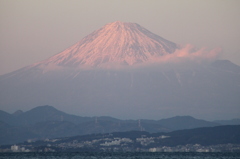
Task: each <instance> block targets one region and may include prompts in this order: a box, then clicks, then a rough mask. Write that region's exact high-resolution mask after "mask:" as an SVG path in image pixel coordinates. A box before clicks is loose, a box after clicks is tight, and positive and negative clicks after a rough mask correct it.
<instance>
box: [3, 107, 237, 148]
mask: <svg viewBox="0 0 240 159" xmlns="http://www.w3.org/2000/svg"><path fill="white" fill-rule="evenodd" d="M233 121H234V122H232V123H231V121H228V125H229V124H240V122H236V120H233ZM238 121H239V120H238ZM225 122H227V121H225ZM221 123H224V121H221V122H209V121H205V120H199V119H195V118H193V117H190V116H176V117H173V118H168V119H161V120H146V119H140V120H120V119H116V118H112V117H107V116H105V117H80V116H76V115H70V114H67V113H64V112H62V111H59V110H57V109H56V108H54V107H52V106H39V107H36V108H34V109H31V110H29V111H27V112H22V111H16V112H15V113H13V114H9V113H7V112H4V111H0V131H1V134H0V145H4V144H14V143H18V142H23V141H26V140H29V139H31V140H37V139H45V138H56V137H67V136H76V135H84V134H94V133H110V132H124V131H132V130H137V131H147V132H150V133H156V132H171V131H174V130H182V129H192V128H199V127H213V126H218V125H221Z"/></svg>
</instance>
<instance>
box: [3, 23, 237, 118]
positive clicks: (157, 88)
mask: <svg viewBox="0 0 240 159" xmlns="http://www.w3.org/2000/svg"><path fill="white" fill-rule="evenodd" d="M178 50H181V46H180V45H178V44H175V43H173V42H171V41H168V40H166V39H164V38H162V37H160V36H158V35H156V34H154V33H151V32H150V31H148V30H147V29H145V28H143V27H142V26H140V25H138V24H135V23H124V22H119V21H117V22H113V23H109V24H106V25H105V26H103V27H102V28H100V29H99V30H96V31H94V32H93V33H91V34H89V35H88V36H86V37H85V38H83V39H82V40H81V41H79V42H78V43H76V44H75V45H73V46H71V47H69V48H67V49H66V50H64V51H63V52H60V53H58V54H56V55H54V56H52V57H50V58H48V59H46V60H43V61H40V62H38V63H34V64H32V65H30V66H27V67H24V68H22V69H19V70H16V71H14V72H11V73H8V74H5V75H1V76H0V107H1V108H2V109H3V110H5V111H13V110H14V111H15V110H16V109H23V110H29V109H31V108H33V107H36V106H39V105H46V104H47V105H52V106H54V107H56V108H58V109H60V110H63V111H65V112H68V113H72V114H77V115H82V116H113V117H116V118H122V119H138V118H147V119H160V118H166V117H170V116H176V115H191V116H194V117H197V118H204V119H208V120H213V119H214V120H215V119H232V118H237V117H239V116H240V108H239V104H240V98H239V95H240V66H238V65H235V64H233V63H232V62H230V61H227V60H211V61H207V62H199V61H197V60H195V59H192V58H189V59H185V60H181V59H182V56H183V55H182V54H178V57H177V58H176V59H177V61H178V62H173V61H174V60H171V59H170V60H168V58H166V57H172V56H175V55H176V52H177V51H178ZM184 55H185V54H184ZM191 55H192V54H191ZM197 55H198V54H197ZM191 57H192V56H191ZM194 57H195V56H194ZM163 59H164V60H163ZM179 59H180V62H179ZM161 61H164V62H161Z"/></svg>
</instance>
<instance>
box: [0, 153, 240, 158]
mask: <svg viewBox="0 0 240 159" xmlns="http://www.w3.org/2000/svg"><path fill="white" fill-rule="evenodd" d="M29 158H31V159H69V158H70V159H240V153H195V152H193V153H190V152H189V153H181V152H178V153H151V152H150V153H149V152H147V153H144V152H141V153H91V152H90V153H89V152H88V153H82V152H81V153H80V152H79V153H73V152H70V153H0V159H29Z"/></svg>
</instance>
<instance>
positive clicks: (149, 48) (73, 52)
mask: <svg viewBox="0 0 240 159" xmlns="http://www.w3.org/2000/svg"><path fill="white" fill-rule="evenodd" d="M176 48H177V46H176V44H175V43H173V42H170V41H168V40H166V39H163V38H162V37H160V36H158V35H155V34H153V33H151V32H150V31H148V30H147V29H145V28H143V27H141V26H140V25H138V24H135V23H124V22H120V21H117V22H114V23H109V24H107V25H105V26H104V27H102V28H101V29H99V30H96V31H94V32H93V33H91V34H89V35H88V36H86V37H85V38H83V39H82V40H81V41H80V42H78V43H77V44H75V45H73V46H72V47H70V48H68V49H66V50H65V51H63V52H61V53H59V54H57V55H55V56H53V57H50V58H49V59H47V60H44V61H42V62H40V63H39V64H45V65H50V64H55V65H58V66H68V67H79V66H82V65H85V66H100V65H104V64H107V63H109V64H111V66H112V64H114V65H116V64H120V65H133V64H136V63H142V62H146V61H149V60H154V59H155V58H158V57H160V56H162V55H166V54H170V53H173V52H174V51H175V49H176Z"/></svg>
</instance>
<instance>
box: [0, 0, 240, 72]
mask: <svg viewBox="0 0 240 159" xmlns="http://www.w3.org/2000/svg"><path fill="white" fill-rule="evenodd" d="M239 16H240V1H239V0H71V1H69V0H50V1H49V0H34V1H33V0H21V1H19V0H1V1H0V24H1V25H0V35H1V36H0V75H1V74H5V73H8V72H11V71H14V70H16V69H19V68H21V67H24V66H27V65H29V64H32V63H34V62H38V61H41V60H44V59H46V58H48V57H50V56H52V55H54V54H57V53H59V52H61V51H63V50H64V49H66V48H68V47H69V46H71V45H73V44H75V43H76V42H77V41H79V40H81V39H82V38H83V37H84V36H86V35H88V34H90V33H91V32H92V31H94V30H96V29H99V28H100V27H102V26H103V25H105V24H106V23H109V22H114V21H118V20H119V21H123V22H134V23H138V24H140V25H141V26H143V27H145V28H146V29H148V30H150V31H151V32H153V33H155V34H158V35H160V36H162V37H163V38H165V39H168V40H170V41H172V42H175V43H179V44H188V43H190V44H192V45H195V46H197V47H209V48H210V49H213V48H216V47H221V48H222V49H223V53H222V55H221V58H222V59H229V60H231V61H232V62H234V63H236V64H238V65H240V45H239V43H240V31H239V28H240V18H239Z"/></svg>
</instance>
